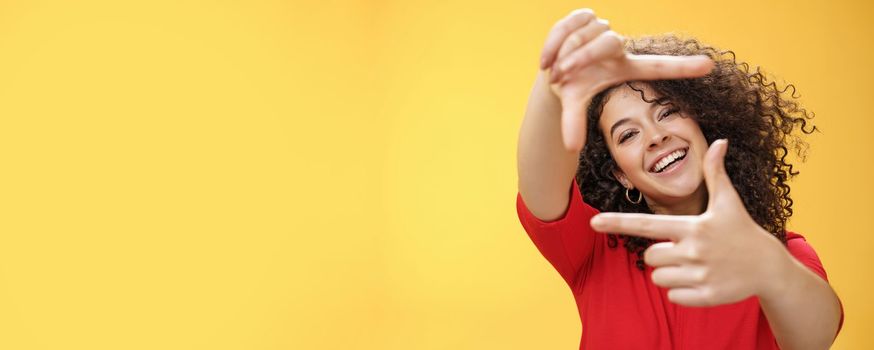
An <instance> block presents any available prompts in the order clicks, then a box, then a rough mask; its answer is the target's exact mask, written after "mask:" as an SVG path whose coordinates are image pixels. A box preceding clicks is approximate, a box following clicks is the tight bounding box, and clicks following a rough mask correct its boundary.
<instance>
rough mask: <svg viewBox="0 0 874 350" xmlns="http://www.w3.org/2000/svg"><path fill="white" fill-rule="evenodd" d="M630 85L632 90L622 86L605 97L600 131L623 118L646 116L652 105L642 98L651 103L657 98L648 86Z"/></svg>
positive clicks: (626, 85) (625, 85)
mask: <svg viewBox="0 0 874 350" xmlns="http://www.w3.org/2000/svg"><path fill="white" fill-rule="evenodd" d="M632 85H633V86H634V89H632V88H631V87H629V86H628V84H622V85H620V86H618V87H616V88H615V89H613V91H611V92H610V94H609V95H608V96H607V98H606V102H605V103H604V109H603V110H602V111H601V119H600V122H599V124H600V126H601V128H602V129H604V128H609V127H610V125H613V123H615V122H616V121H618V120H620V119H623V118H634V117H639V116H645V115H648V113H647V112H648V111H649V109H650V107H651V106H652V104H653V103H650V102H646V101H644V97H645V98H646V100H648V101H653V100H656V99H657V98H659V96H658V95H657V94H656V93H655V91H653V89H652V88H651V87H650V86H649V85H648V84H641V83H636V84H632ZM635 89H636V90H635ZM638 90H639V91H638ZM641 92H642V93H641ZM608 130H609V129H608Z"/></svg>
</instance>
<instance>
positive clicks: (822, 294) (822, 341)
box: [759, 252, 841, 350]
mask: <svg viewBox="0 0 874 350" xmlns="http://www.w3.org/2000/svg"><path fill="white" fill-rule="evenodd" d="M782 266H783V267H782V270H783V271H784V272H782V273H781V274H780V276H781V277H780V278H775V279H772V282H771V284H773V285H774V288H772V290H770V291H769V292H766V293H763V295H760V296H759V302H760V303H761V306H762V310H763V311H764V313H765V316H766V317H767V318H768V324H769V325H770V326H771V331H772V332H773V333H774V337H775V338H776V339H777V343H778V344H779V345H780V348H781V349H783V350H798V349H828V348H829V347H830V346H831V344H832V342H833V341H834V338H835V334H836V333H837V330H838V324H839V321H840V315H841V309H840V304H839V301H838V297H837V295H836V294H835V292H834V290H832V288H831V286H829V284H828V283H827V282H826V281H824V280H823V279H822V278H820V277H819V276H818V275H816V274H815V273H814V272H813V271H810V270H809V269H808V268H807V267H806V266H804V265H803V264H802V263H801V262H799V261H798V260H796V259H795V258H793V257H792V256H791V255H790V254H789V252H786V256H785V260H784V263H783V264H782Z"/></svg>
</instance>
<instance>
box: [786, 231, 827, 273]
mask: <svg viewBox="0 0 874 350" xmlns="http://www.w3.org/2000/svg"><path fill="white" fill-rule="evenodd" d="M786 249H788V250H789V253H790V254H792V256H793V257H795V259H797V260H798V261H800V262H801V263H802V264H804V265H805V266H807V268H809V269H810V270H812V271H813V272H815V273H816V274H817V275H819V276H820V277H822V279H824V280H826V281H828V276H827V275H826V273H825V268H823V266H822V261H820V260H819V256H818V255H817V254H816V251H815V250H814V249H813V246H811V245H810V243H808V242H807V239H806V238H804V236H802V235H800V234H798V233H796V232H792V231H786Z"/></svg>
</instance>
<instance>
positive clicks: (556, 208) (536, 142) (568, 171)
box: [517, 71, 579, 220]
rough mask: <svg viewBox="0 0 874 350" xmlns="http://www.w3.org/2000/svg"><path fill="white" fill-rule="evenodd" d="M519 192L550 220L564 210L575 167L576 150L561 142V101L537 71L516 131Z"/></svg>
mask: <svg viewBox="0 0 874 350" xmlns="http://www.w3.org/2000/svg"><path fill="white" fill-rule="evenodd" d="M517 162H518V163H517V165H518V175H519V192H520V194H521V195H522V198H523V199H524V200H525V203H526V205H527V206H528V208H529V209H530V210H531V212H532V213H533V214H534V215H535V216H537V217H539V218H541V219H543V220H551V219H554V218H556V217H559V216H561V215H562V214H564V211H565V210H566V208H567V203H568V200H569V198H568V185H569V184H570V182H571V180H572V179H573V177H574V175H575V174H576V171H577V166H578V163H579V154H577V153H575V152H569V151H568V150H567V149H566V148H565V147H564V144H563V143H562V136H561V102H560V100H559V99H558V97H557V96H555V94H554V93H553V92H552V91H550V89H549V85H548V82H547V79H546V73H545V72H544V71H540V72H539V73H538V75H537V80H536V81H535V83H534V88H533V89H532V91H531V96H530V98H529V100H528V107H527V109H526V111H525V119H524V120H523V121H522V127H521V130H520V131H519V149H518V158H517Z"/></svg>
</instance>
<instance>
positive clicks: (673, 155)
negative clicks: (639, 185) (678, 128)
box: [653, 149, 686, 173]
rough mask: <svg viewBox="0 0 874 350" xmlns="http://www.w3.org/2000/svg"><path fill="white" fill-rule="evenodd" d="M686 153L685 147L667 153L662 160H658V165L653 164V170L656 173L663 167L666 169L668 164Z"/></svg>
mask: <svg viewBox="0 0 874 350" xmlns="http://www.w3.org/2000/svg"><path fill="white" fill-rule="evenodd" d="M684 155H686V150H685V149H678V150H676V151H673V152H671V154H668V155H666V156H665V157H664V158H662V159H661V160H659V161H658V162H656V165H655V166H653V171H654V172H656V173H657V172H660V171H662V169H664V168H665V167H666V166H668V164H671V162H673V161H674V160H676V159H677V158H680V157H682V156H684Z"/></svg>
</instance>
